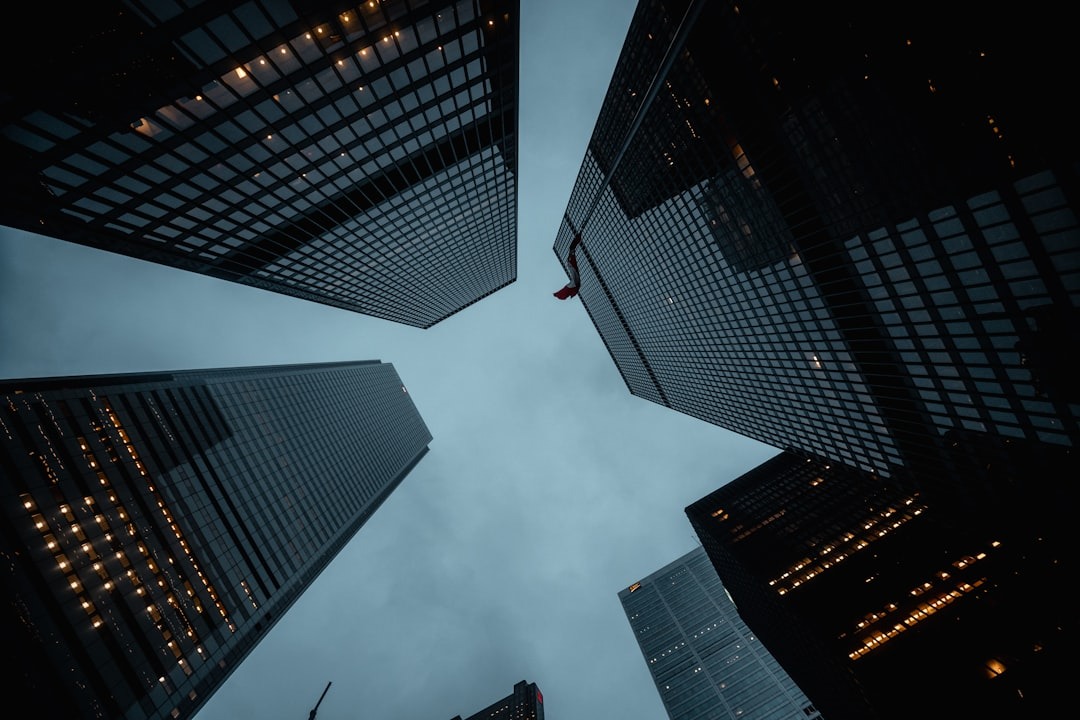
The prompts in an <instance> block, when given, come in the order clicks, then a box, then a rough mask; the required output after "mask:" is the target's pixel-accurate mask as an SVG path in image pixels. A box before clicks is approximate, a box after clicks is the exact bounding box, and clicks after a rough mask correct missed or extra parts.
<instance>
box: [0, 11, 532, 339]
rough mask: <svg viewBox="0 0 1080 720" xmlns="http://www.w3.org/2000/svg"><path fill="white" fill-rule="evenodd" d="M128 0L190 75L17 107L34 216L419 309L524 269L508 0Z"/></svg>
mask: <svg viewBox="0 0 1080 720" xmlns="http://www.w3.org/2000/svg"><path fill="white" fill-rule="evenodd" d="M125 5H126V6H127V8H128V9H129V10H130V12H131V13H134V14H135V15H136V16H137V17H139V18H140V19H142V20H143V21H144V22H145V25H146V36H147V37H150V38H153V39H154V40H155V41H157V42H163V43H167V47H168V48H169V49H171V50H172V52H174V53H179V54H180V56H181V57H182V58H183V59H185V60H186V61H188V62H189V63H190V66H191V70H190V72H191V77H190V78H187V79H186V80H187V82H189V83H194V82H196V81H198V82H199V84H198V85H191V86H190V87H188V88H187V93H186V94H184V95H183V96H180V97H175V98H172V99H171V101H170V102H168V103H166V104H164V105H161V106H158V107H147V108H145V109H144V110H143V111H142V115H140V116H137V117H131V118H129V119H128V121H127V123H126V124H124V125H123V126H122V127H110V126H108V125H106V124H98V123H96V122H94V121H93V120H91V119H88V118H87V117H83V116H81V115H80V110H79V108H77V107H71V108H65V110H66V112H52V111H44V110H41V109H36V108H35V109H33V110H32V111H30V112H27V113H26V114H24V115H23V116H22V117H18V118H13V119H12V120H11V122H9V123H8V124H7V125H6V126H5V127H4V128H3V134H4V135H5V136H6V137H7V138H8V139H9V140H10V141H12V142H14V143H17V144H18V145H20V146H21V148H22V149H23V150H25V151H28V152H30V153H31V154H32V156H33V162H34V163H36V164H37V165H38V166H39V171H40V176H41V179H42V180H43V182H44V183H45V184H46V185H47V187H48V190H49V194H50V197H49V202H48V203H47V204H46V205H45V206H44V207H37V208H34V210H35V212H38V213H41V214H43V215H44V216H45V219H46V222H45V223H44V224H42V225H37V224H36V223H35V227H32V228H30V229H31V230H33V231H35V232H40V233H45V234H49V233H50V232H55V233H57V234H59V235H60V236H61V237H64V238H65V239H72V240H76V241H79V242H85V243H88V244H93V245H96V246H99V247H104V248H107V249H110V250H114V251H120V252H125V253H128V254H132V255H136V256H138V257H142V258H144V259H148V260H153V261H157V262H163V263H167V264H172V265H175V266H178V267H182V268H184V269H187V270H194V271H197V272H203V273H207V274H210V275H214V276H217V277H221V278H225V279H228V280H234V281H237V282H242V283H244V284H249V285H254V286H257V287H260V288H264V289H268V290H274V291H276V292H281V293H285V294H288V295H294V296H297V297H302V298H306V299H309V300H314V301H317V302H321V303H325V304H330V305H334V306H337V307H342V308H346V309H349V310H354V311H357V312H362V313H365V314H368V315H373V316H376V317H382V318H387V319H391V320H394V321H397V322H402V323H405V324H409V325H415V326H420V327H427V326H430V325H432V324H434V323H435V322H438V321H439V320H441V319H444V318H445V317H447V316H449V315H450V314H452V313H454V312H457V311H458V310H460V309H462V308H463V307H465V306H467V305H469V304H471V303H472V302H475V301H476V300H478V299H480V298H482V297H484V296H485V295H487V294H490V293H492V292H494V291H495V290H497V289H499V288H501V287H503V286H505V285H507V284H509V283H510V282H513V280H514V279H515V277H516V220H517V184H516V175H517V169H516V166H515V165H516V160H515V156H516V144H517V136H516V132H517V57H516V56H517V50H518V43H517V32H518V30H517V16H516V11H517V3H516V2H492V3H482V4H481V3H478V2H477V1H476V0H457V1H456V2H427V1H426V0H379V1H378V2H363V3H360V4H358V5H357V6H356V7H355V8H352V9H346V10H344V11H341V12H336V11H335V12H331V10H330V9H329V6H328V7H327V8H324V9H322V10H321V11H320V10H314V11H310V12H308V13H307V14H304V15H300V14H299V13H298V11H297V10H296V9H295V8H294V7H293V5H292V4H291V3H290V2H288V1H287V0H248V1H247V2H232V3H228V4H227V6H221V7H218V6H215V8H214V9H213V11H212V12H209V11H207V10H205V9H204V10H202V11H201V13H195V12H194V11H191V10H187V11H184V12H182V13H181V12H179V10H178V8H177V7H176V6H175V5H173V4H172V3H162V2H153V1H145V2H143V1H141V0H128V1H127V2H126V3H125ZM481 6H482V7H481ZM334 7H338V8H339V9H340V6H334ZM320 12H321V14H319V13H320ZM192 15H199V16H200V17H201V19H200V20H199V21H198V22H196V21H192V20H190V19H189V18H190V17H191V16H192ZM58 21H60V19H58ZM173 29H175V32H176V33H177V35H176V36H172V35H170V34H169V33H171V32H174V30H173ZM185 30H186V31H185ZM88 60H89V59H88ZM130 100H131V99H130V98H128V101H129V104H131V103H130ZM144 102H145V101H144ZM36 180H37V179H36V178H35V179H34V181H35V182H36ZM58 216H60V217H59V219H58V222H54V220H56V219H57V217H58ZM58 223H61V224H62V225H63V226H64V227H66V228H68V229H71V228H74V230H70V231H68V230H64V229H63V228H60V229H58V230H53V229H52V228H53V227H54V226H57V225H58Z"/></svg>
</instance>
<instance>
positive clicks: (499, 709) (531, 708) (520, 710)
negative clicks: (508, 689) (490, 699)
mask: <svg viewBox="0 0 1080 720" xmlns="http://www.w3.org/2000/svg"><path fill="white" fill-rule="evenodd" d="M450 720H462V718H461V716H460V715H455V716H454V717H452V718H451V719H450ZM464 720H544V695H543V693H541V692H540V688H538V687H537V686H536V683H531V682H527V681H525V680H521V681H519V682H516V683H514V691H513V692H512V693H510V694H509V695H507V696H506V697H504V698H503V699H502V700H498V701H496V702H494V703H492V704H491V705H489V706H487V707H486V708H484V709H483V710H481V711H480V712H477V713H473V714H472V715H470V716H468V717H467V718H465V719H464Z"/></svg>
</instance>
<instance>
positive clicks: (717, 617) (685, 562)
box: [619, 547, 829, 720]
mask: <svg viewBox="0 0 1080 720" xmlns="http://www.w3.org/2000/svg"><path fill="white" fill-rule="evenodd" d="M619 601H620V602H621V603H622V606H623V610H624V611H625V612H626V618H627V619H628V620H629V621H630V627H631V629H633V631H634V636H635V638H636V639H637V641H638V645H639V646H640V647H641V653H642V655H644V657H645V661H646V662H647V663H648V665H649V672H650V673H652V676H653V680H654V681H655V682H656V689H657V690H658V691H659V693H660V699H661V701H663V703H664V707H665V708H666V709H667V713H668V717H669V718H671V720H739V718H755V720H807V719H808V718H821V717H829V715H828V714H825V715H824V716H823V715H821V714H820V713H819V712H818V710H817V709H816V708H815V707H814V706H813V704H812V703H811V702H810V700H809V699H807V697H806V695H805V694H804V693H803V692H802V690H800V689H799V688H798V687H797V686H796V685H795V683H794V682H793V681H792V679H791V677H789V676H788V674H787V673H786V672H784V670H783V668H781V667H780V665H779V664H778V663H777V662H776V659H775V658H773V656H772V655H770V654H769V651H768V650H766V649H765V647H764V646H763V645H762V644H761V642H760V641H759V640H758V639H757V638H756V637H754V634H753V633H752V632H751V631H750V629H749V628H748V627H747V626H746V623H745V622H743V620H742V618H741V617H739V613H738V611H737V610H736V608H735V605H734V603H733V602H732V601H731V597H730V596H729V595H728V594H727V592H726V591H725V590H724V586H723V585H722V584H721V583H720V578H719V577H717V574H716V570H714V569H713V566H712V564H711V563H710V561H709V556H708V555H707V554H706V553H705V549H704V548H703V547H697V548H695V549H693V550H691V551H690V552H688V553H686V554H685V555H683V556H682V557H681V558H679V559H678V560H676V561H674V562H672V563H670V564H668V565H665V566H664V567H662V568H660V569H659V570H657V571H656V572H654V573H652V574H651V575H649V576H648V577H646V578H644V579H642V580H639V581H638V582H636V583H634V584H633V585H631V586H630V587H628V588H626V589H625V590H621V591H619Z"/></svg>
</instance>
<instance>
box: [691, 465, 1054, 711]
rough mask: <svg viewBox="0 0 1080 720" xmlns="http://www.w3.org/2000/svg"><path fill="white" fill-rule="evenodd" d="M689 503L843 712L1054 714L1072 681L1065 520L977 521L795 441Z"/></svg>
mask: <svg viewBox="0 0 1080 720" xmlns="http://www.w3.org/2000/svg"><path fill="white" fill-rule="evenodd" d="M1046 509H1047V510H1048V511H1049V510H1050V508H1046ZM686 514H687V517H688V518H689V520H690V523H691V525H692V526H693V527H694V530H695V531H696V533H697V534H698V537H699V538H700V539H701V541H702V544H703V546H704V547H705V549H706V551H707V553H708V555H709V558H710V559H711V561H712V563H713V566H714V567H715V569H716V571H717V573H718V574H719V576H720V578H721V580H722V581H723V584H724V587H726V588H727V589H728V591H729V592H730V593H731V596H732V598H733V599H734V601H735V604H736V605H737V606H738V612H739V614H740V615H741V616H742V617H743V619H744V620H745V621H746V624H747V625H748V626H749V627H750V628H751V629H752V630H753V631H754V633H756V634H757V636H758V637H759V638H760V639H761V641H762V642H763V643H764V644H765V646H766V647H767V648H768V649H769V651H770V652H771V653H772V654H773V655H774V656H775V657H776V659H777V660H778V661H779V662H780V664H781V665H782V666H783V667H784V669H785V670H787V672H788V673H790V675H791V677H792V678H794V680H795V682H797V683H798V685H799V687H801V688H802V689H803V690H804V691H805V692H806V694H807V696H809V698H810V699H811V700H812V701H813V703H814V706H815V707H817V708H818V710H820V711H821V713H822V715H823V716H824V717H826V718H829V720H873V719H878V720H908V719H910V718H913V717H934V718H938V717H942V718H944V717H977V718H987V719H991V718H993V719H998V718H1000V719H1001V720H1006V719H1009V720H1011V719H1013V718H1036V717H1052V716H1054V715H1055V714H1057V713H1058V712H1059V710H1057V709H1056V708H1060V707H1063V705H1064V703H1067V702H1068V701H1069V698H1070V697H1071V695H1072V692H1071V689H1070V686H1069V683H1068V673H1069V671H1070V668H1071V663H1070V662H1069V654H1070V653H1071V652H1072V648H1073V647H1074V645H1075V640H1074V623H1073V622H1072V616H1073V614H1074V608H1073V605H1072V602H1071V600H1070V595H1069V594H1068V593H1066V592H1063V588H1064V587H1065V584H1066V582H1067V580H1068V579H1069V578H1071V576H1072V575H1073V573H1074V568H1073V565H1074V563H1072V562H1071V561H1070V560H1069V558H1070V555H1071V553H1070V549H1071V545H1070V544H1069V543H1068V542H1066V541H1065V540H1064V534H1065V530H1063V529H1060V530H1053V529H1051V528H1049V527H1048V528H1047V530H1048V532H1044V533H1042V534H1038V535H1035V536H1025V535H1023V534H1022V533H1020V532H1017V531H1014V530H1012V529H1010V528H1008V527H1007V526H1003V525H996V526H995V525H990V524H986V523H977V522H968V519H967V518H966V517H961V518H958V517H956V516H955V515H953V514H951V513H950V512H948V511H946V512H944V513H942V512H939V508H937V507H935V506H934V505H933V504H931V503H929V502H928V501H927V500H926V498H924V497H922V496H919V495H918V494H911V493H909V492H908V491H907V490H905V489H904V488H902V487H898V486H897V485H896V484H894V483H892V482H890V481H887V480H885V479H883V478H880V477H874V476H870V475H869V474H867V473H865V472H862V471H859V470H853V469H851V468H847V467H844V466H842V465H839V464H836V463H832V462H829V461H823V460H821V459H818V458H812V457H808V456H803V455H801V454H798V453H794V452H783V453H781V454H779V455H777V456H776V457H774V458H773V459H771V460H769V461H767V462H765V463H763V464H762V465H760V466H758V467H757V468H755V469H753V470H751V471H750V472H748V473H746V474H744V475H742V476H740V477H738V478H736V479H734V480H732V481H731V482H728V483H726V484H724V485H723V486H722V487H720V488H719V489H718V490H716V491H714V492H713V493H711V494H709V495H708V496H706V497H704V498H701V499H700V500H698V501H696V502H694V503H693V504H691V505H690V506H689V507H687V508H686ZM1047 525H1048V526H1049V525H1050V523H1049V522H1048V523H1047Z"/></svg>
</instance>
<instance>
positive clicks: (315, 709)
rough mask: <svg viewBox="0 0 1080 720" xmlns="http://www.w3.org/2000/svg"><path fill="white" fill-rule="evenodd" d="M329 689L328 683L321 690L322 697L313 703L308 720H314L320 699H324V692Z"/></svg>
mask: <svg viewBox="0 0 1080 720" xmlns="http://www.w3.org/2000/svg"><path fill="white" fill-rule="evenodd" d="M329 689H330V682H327V683H326V687H325V688H323V691H322V695H320V696H319V701H318V702H316V703H315V707H313V708H311V712H309V713H308V716H307V717H308V720H315V713H316V712H318V710H319V705H320V704H321V703H322V699H323V698H324V697H326V691H327V690H329Z"/></svg>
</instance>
